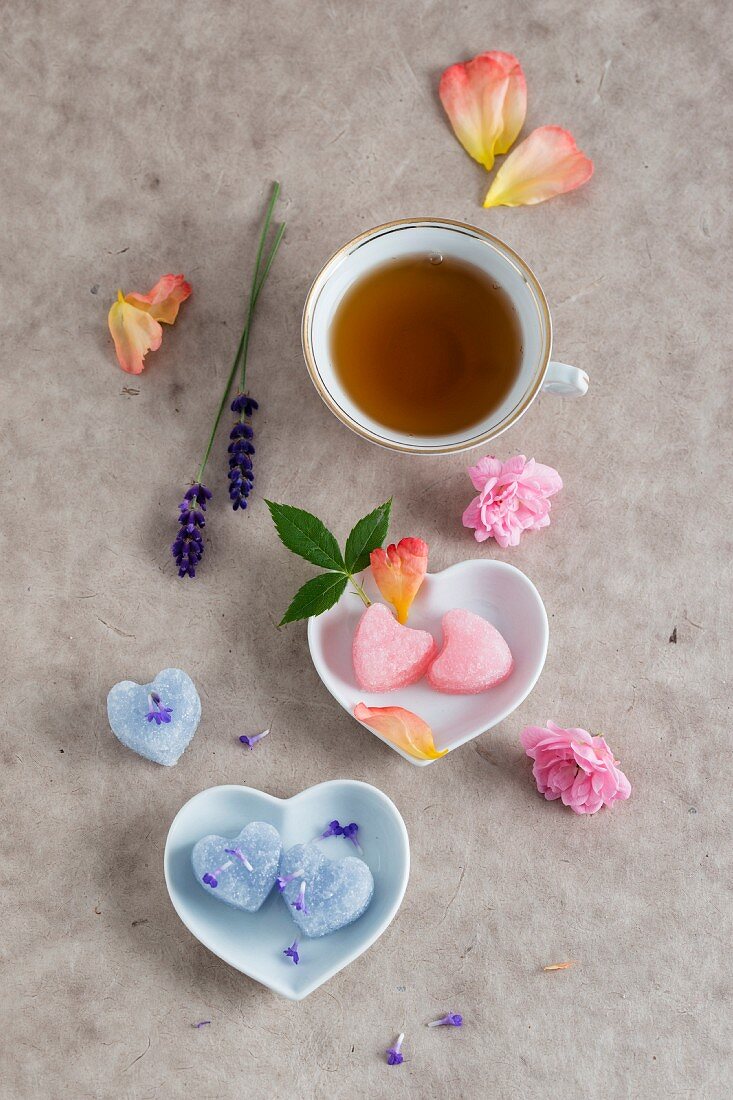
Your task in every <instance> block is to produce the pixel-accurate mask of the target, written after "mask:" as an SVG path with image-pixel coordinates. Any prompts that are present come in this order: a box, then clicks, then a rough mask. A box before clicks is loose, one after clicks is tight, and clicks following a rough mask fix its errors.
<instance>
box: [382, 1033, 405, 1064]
mask: <svg viewBox="0 0 733 1100" xmlns="http://www.w3.org/2000/svg"><path fill="white" fill-rule="evenodd" d="M404 1038H405V1033H404V1031H403V1032H402V1033H401V1034H400V1035H398V1036H397V1042H396V1043H395V1045H394V1046H393V1047H388V1048H387V1050H386V1052H385V1053H386V1055H387V1065H388V1066H401V1065H402V1063H403V1062H404V1060H405V1056H404V1054H403V1053H402V1043H403V1042H404Z"/></svg>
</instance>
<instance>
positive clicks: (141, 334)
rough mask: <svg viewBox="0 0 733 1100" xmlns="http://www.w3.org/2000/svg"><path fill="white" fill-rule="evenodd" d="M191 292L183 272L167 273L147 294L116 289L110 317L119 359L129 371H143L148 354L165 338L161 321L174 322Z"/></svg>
mask: <svg viewBox="0 0 733 1100" xmlns="http://www.w3.org/2000/svg"><path fill="white" fill-rule="evenodd" d="M190 294H191V285H190V283H187V282H186V280H185V278H184V277H183V275H164V276H163V277H162V278H161V279H159V280H158V282H157V283H156V284H155V286H154V287H153V289H152V290H150V291H149V292H148V293H147V294H136V293H134V292H133V293H131V294H127V295H123V293H122V291H121V290H119V291H118V292H117V300H116V301H115V302H113V303H112V306H111V307H110V311H109V314H108V317H107V324H108V326H109V331H110V335H111V337H112V340H113V341H114V345H115V352H116V355H117V361H118V363H119V364H120V366H121V367H122V369H123V370H124V371H127V373H128V374H141V373H142V371H143V369H144V367H145V356H146V355H147V354H148V352H149V351H157V350H158V348H159V347H160V345H161V341H162V340H163V329H162V328H161V327H160V322H162V323H163V324H166V325H172V324H173V322H174V321H175V319H176V317H177V316H178V309H179V306H180V304H181V302H185V300H186V298H188V297H189V296H190Z"/></svg>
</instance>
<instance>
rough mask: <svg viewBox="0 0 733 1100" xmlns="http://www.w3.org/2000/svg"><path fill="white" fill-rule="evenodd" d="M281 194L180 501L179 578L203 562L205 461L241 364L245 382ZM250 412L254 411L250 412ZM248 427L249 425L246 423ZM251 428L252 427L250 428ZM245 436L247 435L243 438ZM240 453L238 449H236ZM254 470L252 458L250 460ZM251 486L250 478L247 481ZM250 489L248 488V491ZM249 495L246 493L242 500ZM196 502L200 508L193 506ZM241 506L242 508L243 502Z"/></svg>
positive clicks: (274, 190)
mask: <svg viewBox="0 0 733 1100" xmlns="http://www.w3.org/2000/svg"><path fill="white" fill-rule="evenodd" d="M279 194H280V184H279V183H277V182H275V183H274V185H273V188H272V194H271V195H270V201H269V202H268V204H267V212H266V214H265V221H264V224H263V227H262V232H261V233H260V241H259V245H258V248H257V262H256V265H255V272H254V276H253V279H252V285H251V287H250V292H249V300H248V305H247V317H246V320H245V324H244V329H243V330H242V335H241V337H240V339H239V344H238V346H237V351H236V353H235V356H234V362H233V363H232V367H231V370H230V371H229V375H228V377H227V380H226V383H225V385H224V391H223V393H222V395H221V400H220V402H219V407H218V409H217V412H216V416H215V417H214V426H213V427H212V429H211V433H210V435H209V439H208V442H207V444H206V447H205V449H204V454H203V457H202V459H201V462H200V464H199V467H198V470H197V473H196V478H195V480H194V482H193V484H192V485H191V488H190V489H189V490H188V491H187V492H186V494H185V496H184V498H183V500H182V501H181V504H180V505H179V512H180V516H179V523H180V527H179V530H178V534H177V535H176V538H175V540H174V542H173V544H172V545H171V553H172V554H173V558H174V559H175V562H176V565H177V566H178V576H179V577H195V576H196V567H197V565H198V564H199V562H200V561H201V558H202V557H203V553H204V540H203V536H202V534H201V530H202V528H203V527H204V525H205V519H204V516H203V513H204V512H205V511H206V501H207V500H210V499H211V492H210V490H209V489H207V488H206V486H205V485H204V484H203V477H204V471H205V470H206V464H207V463H208V461H209V456H210V454H211V448H212V447H213V445H214V438H215V436H216V433H217V430H218V428H219V424H220V422H221V418H222V415H223V413H224V408H225V406H226V404H227V401H228V400H229V394H230V391H231V388H232V383H233V382H234V376H235V375H236V373H237V369H238V368H239V367H240V365H241V366H242V368H243V369H242V384H244V365H245V363H246V358H247V346H248V344H249V330H250V326H251V324H252V317H253V315H254V309H255V306H256V304H257V299H258V298H259V296H260V293H261V291H262V288H263V286H264V285H265V282H266V280H267V276H268V275H269V273H270V268H271V267H272V261H273V260H274V259H275V255H276V253H277V250H278V248H279V247H280V242H281V240H282V236H283V233H284V232H285V225H284V223H283V224H282V225H280V226H278V229H277V233H276V234H275V240H274V243H273V245H272V248H271V249H270V253H269V255H268V257H267V260H266V262H265V264H264V265H262V254H263V250H264V246H265V240H266V237H267V233H268V230H269V228H270V222H271V220H272V213H273V210H274V208H275V203H276V202H277V199H278V196H279ZM250 403H251V405H252V407H253V408H256V402H250ZM250 415H251V413H250ZM245 426H246V425H245ZM250 431H251V429H250ZM243 438H245V439H246V436H245V437H243ZM237 453H238V452H237ZM243 454H244V456H245V457H249V455H248V454H246V452H243ZM250 469H251V461H250ZM247 483H248V484H249V486H250V487H251V479H250V480H249V482H247ZM248 492H249V489H248V490H247V493H248ZM246 495H247V494H243V499H244V498H245V497H246ZM194 502H195V504H196V505H198V507H195V506H194ZM239 507H243V505H242V504H240V505H239Z"/></svg>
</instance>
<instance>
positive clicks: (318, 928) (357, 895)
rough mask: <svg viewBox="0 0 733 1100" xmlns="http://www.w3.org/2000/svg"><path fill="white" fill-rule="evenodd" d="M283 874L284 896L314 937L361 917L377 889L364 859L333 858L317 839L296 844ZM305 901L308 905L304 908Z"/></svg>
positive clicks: (305, 930) (287, 856) (282, 868)
mask: <svg viewBox="0 0 733 1100" xmlns="http://www.w3.org/2000/svg"><path fill="white" fill-rule="evenodd" d="M297 872H302V873H301V874H298V873H297ZM280 878H281V879H285V880H286V881H285V885H284V888H283V891H282V899H283V901H284V902H285V903H286V905H287V907H288V911H289V912H290V915H291V916H292V918H293V920H294V921H295V923H296V924H297V925H298V927H299V928H300V930H301V932H302V933H303V935H304V936H310V937H311V938H313V937H316V936H326V935H328V933H329V932H336V931H337V930H338V929H339V928H344V927H345V926H346V925H347V924H351V923H352V922H353V921H355V920H358V919H359V917H360V916H361V915H362V914H363V913H364V912H365V910H366V908H367V906H368V905H369V902H370V901H371V900H372V894H373V893H374V879H373V878H372V873H371V871H370V870H369V868H368V867H367V865H366V863H365V862H364V860H362V859H356V858H355V857H354V856H347V857H346V859H339V860H333V859H329V858H328V857H327V856H326V855H324V853H323V846H322V844H320V843H318V842H316V841H312V842H311V843H310V844H296V845H295V846H294V847H293V848H289V849H288V851H287V852H285V853H284V855H283V857H282V859H281V861H280ZM303 883H305V890H304V891H303V889H302V884H303ZM303 903H304V905H305V908H300V905H301V904H303Z"/></svg>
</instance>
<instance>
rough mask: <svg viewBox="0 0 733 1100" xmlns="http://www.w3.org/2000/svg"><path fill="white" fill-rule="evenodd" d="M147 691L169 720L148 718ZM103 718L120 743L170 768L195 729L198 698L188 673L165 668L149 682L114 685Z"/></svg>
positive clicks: (149, 703)
mask: <svg viewBox="0 0 733 1100" xmlns="http://www.w3.org/2000/svg"><path fill="white" fill-rule="evenodd" d="M151 693H153V694H154V695H156V696H157V698H158V700H159V704H160V706H163V707H165V708H169V709H170V712H171V713H170V714H169V715H168V718H169V719H170V720H169V721H163V722H160V723H158V722H155V721H148V717H147V716H148V714H149V713H150V712H151V702H150V695H151ZM152 705H153V707H154V706H155V704H152ZM107 717H108V719H109V724H110V726H111V727H112V732H113V733H114V735H115V737H117V738H118V739H119V740H120V741H121V742H122V744H123V745H126V746H127V747H128V748H129V749H132V750H133V752H136V753H139V755H140V756H144V757H146V759H148V760H153V761H154V762H155V763H156V764H165V765H166V766H167V767H172V766H173V765H174V764H177V763H178V760H179V758H180V756H181V755H182V754H183V752H184V750H185V749H186V747H187V746H188V744H189V742H190V741H191V738H192V737H193V735H194V733H195V732H196V727H197V726H198V724H199V721H200V719H201V700H200V699H199V696H198V692H197V691H196V688H195V687H194V683H193V680H192V679H191V677H190V676H188V675H187V674H186V673H185V672H183V670H182V669H180V668H165V669H163V671H162V672H159V673H158V675H157V676H156V677H155V679H154V680H153V681H152V682H151V683H149V684H136V683H134V682H133V681H132V680H122V681H121V682H120V683H119V684H115V686H114V687H113V688H112V689H111V690H110V692H109V694H108V696H107Z"/></svg>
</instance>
